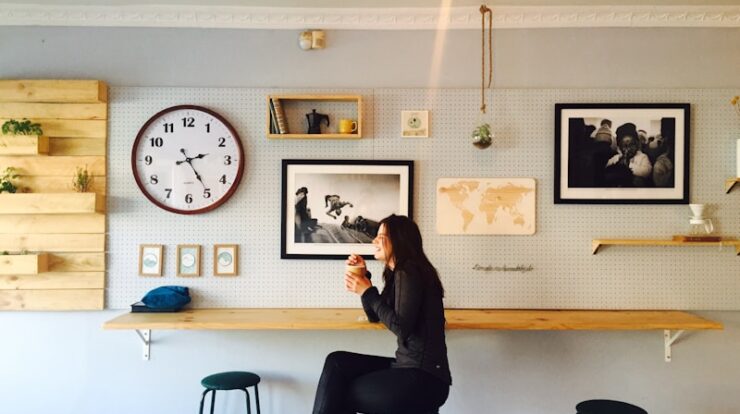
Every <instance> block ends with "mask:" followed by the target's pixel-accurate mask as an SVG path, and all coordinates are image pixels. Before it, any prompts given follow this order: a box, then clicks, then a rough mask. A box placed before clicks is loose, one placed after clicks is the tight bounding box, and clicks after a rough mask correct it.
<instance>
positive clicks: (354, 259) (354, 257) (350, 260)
mask: <svg viewBox="0 0 740 414" xmlns="http://www.w3.org/2000/svg"><path fill="white" fill-rule="evenodd" d="M344 263H345V264H348V265H350V266H364V267H365V269H367V266H365V259H363V258H362V256H360V255H358V254H354V253H352V254H351V255H349V256H347V260H345V261H344Z"/></svg>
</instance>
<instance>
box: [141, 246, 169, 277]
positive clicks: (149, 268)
mask: <svg viewBox="0 0 740 414" xmlns="http://www.w3.org/2000/svg"><path fill="white" fill-rule="evenodd" d="M162 250H163V247H162V245H161V244H142V245H140V246H139V275H140V276H162V258H163V256H162Z"/></svg>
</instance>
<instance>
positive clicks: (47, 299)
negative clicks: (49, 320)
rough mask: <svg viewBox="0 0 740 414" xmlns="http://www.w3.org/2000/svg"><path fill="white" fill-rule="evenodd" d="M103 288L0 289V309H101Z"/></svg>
mask: <svg viewBox="0 0 740 414" xmlns="http://www.w3.org/2000/svg"><path fill="white" fill-rule="evenodd" d="M104 300H105V290H104V289H66V290H0V310H47V311H54V310H101V309H103V304H104Z"/></svg>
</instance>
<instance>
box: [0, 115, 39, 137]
mask: <svg viewBox="0 0 740 414" xmlns="http://www.w3.org/2000/svg"><path fill="white" fill-rule="evenodd" d="M2 131H3V135H44V132H43V131H42V130H41V125H40V124H36V123H32V122H31V121H29V120H28V119H25V118H24V119H23V121H16V120H15V119H10V120H8V121H5V123H4V124H3V126H2Z"/></svg>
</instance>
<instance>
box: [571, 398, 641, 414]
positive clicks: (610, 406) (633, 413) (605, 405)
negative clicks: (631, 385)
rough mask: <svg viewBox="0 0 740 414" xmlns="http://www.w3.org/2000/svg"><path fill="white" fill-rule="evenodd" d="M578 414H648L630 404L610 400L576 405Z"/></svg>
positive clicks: (591, 401) (584, 402)
mask: <svg viewBox="0 0 740 414" xmlns="http://www.w3.org/2000/svg"><path fill="white" fill-rule="evenodd" d="M576 411H578V414H648V413H647V411H645V410H643V409H642V408H640V407H637V406H634V405H632V404H627V403H626V402H621V401H612V400H588V401H583V402H580V403H578V405H576Z"/></svg>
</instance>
